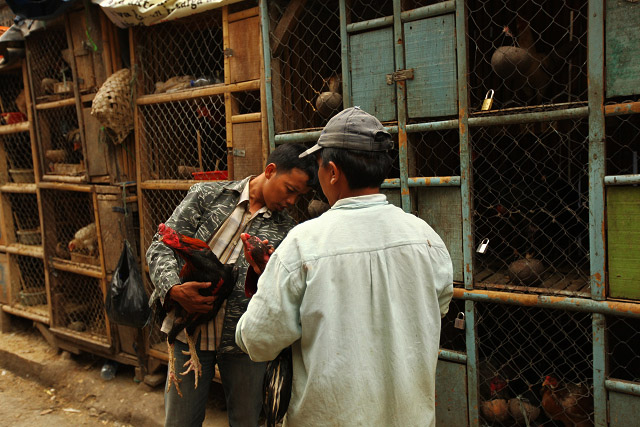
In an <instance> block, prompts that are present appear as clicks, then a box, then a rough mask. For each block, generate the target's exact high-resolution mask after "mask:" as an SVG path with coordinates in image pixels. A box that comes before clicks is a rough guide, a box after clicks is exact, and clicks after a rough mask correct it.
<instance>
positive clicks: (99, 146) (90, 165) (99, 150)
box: [82, 108, 109, 179]
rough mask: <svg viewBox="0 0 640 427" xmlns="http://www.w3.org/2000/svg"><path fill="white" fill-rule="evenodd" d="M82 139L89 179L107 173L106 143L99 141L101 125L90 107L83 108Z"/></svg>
mask: <svg viewBox="0 0 640 427" xmlns="http://www.w3.org/2000/svg"><path fill="white" fill-rule="evenodd" d="M82 116H83V119H84V140H85V144H86V147H87V152H86V153H85V154H86V157H85V160H87V174H88V175H89V177H90V179H91V177H94V176H99V175H107V174H108V173H109V169H108V167H107V159H108V158H109V157H108V150H107V144H106V143H105V142H104V141H102V142H101V141H100V128H101V127H102V125H101V124H100V122H99V121H98V119H96V118H95V117H93V116H92V115H91V108H83V109H82Z"/></svg>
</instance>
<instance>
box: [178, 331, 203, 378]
mask: <svg viewBox="0 0 640 427" xmlns="http://www.w3.org/2000/svg"><path fill="white" fill-rule="evenodd" d="M184 332H185V334H186V335H187V344H188V345H189V351H183V352H182V353H183V354H186V355H189V356H191V357H190V359H189V360H187V361H186V362H185V363H184V365H182V366H183V367H184V368H187V369H186V370H185V371H184V372H181V373H180V375H187V374H188V373H189V372H192V371H193V375H195V387H194V388H198V378H199V377H200V376H201V375H202V364H201V363H200V358H198V353H197V351H196V340H197V339H198V336H197V334H196V335H195V336H189V334H188V333H187V331H184Z"/></svg>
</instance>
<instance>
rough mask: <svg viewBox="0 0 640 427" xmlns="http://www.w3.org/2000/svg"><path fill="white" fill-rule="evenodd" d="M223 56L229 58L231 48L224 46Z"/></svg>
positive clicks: (231, 52) (231, 54) (231, 53)
mask: <svg viewBox="0 0 640 427" xmlns="http://www.w3.org/2000/svg"><path fill="white" fill-rule="evenodd" d="M223 53H224V57H225V58H230V57H232V56H233V49H231V48H230V47H228V48H226V49H225V50H224V51H223Z"/></svg>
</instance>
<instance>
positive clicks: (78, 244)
mask: <svg viewBox="0 0 640 427" xmlns="http://www.w3.org/2000/svg"><path fill="white" fill-rule="evenodd" d="M67 247H68V248H69V252H82V253H84V254H86V255H95V253H96V250H97V249H98V234H97V233H96V223H95V222H92V223H91V224H89V225H85V226H84V227H82V228H81V229H79V230H78V231H76V234H74V235H73V239H71V241H70V242H69V244H68V245H67Z"/></svg>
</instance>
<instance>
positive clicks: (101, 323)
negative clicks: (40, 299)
mask: <svg viewBox="0 0 640 427" xmlns="http://www.w3.org/2000/svg"><path fill="white" fill-rule="evenodd" d="M49 277H50V283H51V304H52V306H53V307H52V311H53V319H52V326H54V327H57V328H61V329H66V330H67V331H68V332H69V333H72V334H74V335H76V334H77V335H78V337H79V338H82V339H88V340H91V341H97V342H102V343H106V342H108V337H107V326H106V321H105V313H104V295H103V294H102V288H101V285H100V279H95V278H92V277H87V276H83V275H80V274H75V273H70V272H66V271H62V270H55V269H51V271H50V275H49Z"/></svg>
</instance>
